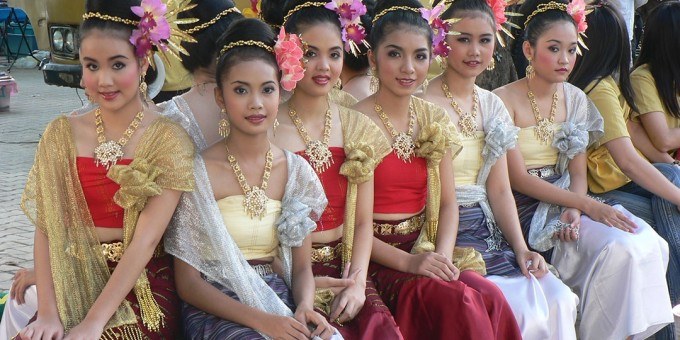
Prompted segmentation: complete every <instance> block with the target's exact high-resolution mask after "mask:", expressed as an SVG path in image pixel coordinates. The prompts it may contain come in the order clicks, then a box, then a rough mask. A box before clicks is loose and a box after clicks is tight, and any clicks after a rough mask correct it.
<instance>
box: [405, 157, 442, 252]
mask: <svg viewBox="0 0 680 340" xmlns="http://www.w3.org/2000/svg"><path fill="white" fill-rule="evenodd" d="M440 186H441V184H440V182H439V161H432V160H428V162H427V203H426V205H425V220H426V224H425V226H423V229H422V230H421V232H420V235H419V236H418V239H417V240H416V242H415V244H414V245H413V248H411V253H412V254H421V253H426V252H433V251H435V248H436V244H437V227H438V224H439V204H440V202H439V200H440V198H441V187H440Z"/></svg>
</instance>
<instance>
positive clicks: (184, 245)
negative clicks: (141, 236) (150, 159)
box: [165, 151, 327, 339]
mask: <svg viewBox="0 0 680 340" xmlns="http://www.w3.org/2000/svg"><path fill="white" fill-rule="evenodd" d="M285 155H286V162H287V169H288V182H287V183H286V187H285V192H284V195H283V199H282V200H281V201H280V202H278V201H275V200H271V199H270V200H269V201H268V203H267V216H266V217H265V218H263V219H262V221H257V220H252V219H250V218H249V217H248V216H246V214H245V212H244V211H243V207H242V204H241V203H242V199H243V196H241V195H238V196H230V197H226V198H224V199H221V200H219V201H215V198H214V194H213V191H212V188H211V186H210V180H209V179H208V174H207V171H206V169H205V163H204V162H203V160H202V158H200V157H196V159H195V165H196V172H195V176H196V183H197V190H195V191H194V192H192V193H187V194H185V195H182V198H181V199H180V202H179V205H178V207H177V211H176V213H175V215H174V216H173V219H172V222H171V224H170V227H169V228H168V232H167V233H166V235H165V247H166V250H167V252H168V253H170V254H172V255H173V256H175V257H177V258H178V259H180V260H182V261H184V262H186V263H187V264H189V265H191V266H192V267H194V268H195V269H196V270H198V271H199V272H200V273H201V275H202V276H203V277H204V278H205V280H206V281H208V282H210V283H211V284H213V285H214V286H215V287H217V288H218V289H220V290H222V292H223V293H225V294H227V295H229V296H231V297H232V298H234V299H237V300H238V301H240V302H241V303H243V304H246V305H248V306H251V307H254V308H258V309H260V310H262V311H265V312H267V313H272V314H278V315H286V316H292V315H293V312H292V310H294V309H295V307H294V304H293V301H292V293H291V291H290V285H291V269H292V253H291V247H299V246H301V245H302V242H303V240H304V238H305V237H306V236H307V235H309V234H310V233H311V232H312V231H313V230H314V228H315V227H316V223H315V222H314V221H315V220H318V218H319V217H320V216H321V213H322V212H323V209H324V208H325V207H326V203H327V201H326V198H325V196H324V193H323V188H322V186H321V183H320V182H319V179H318V177H317V176H316V174H315V173H314V170H313V169H312V168H311V166H309V164H308V163H307V162H306V161H305V160H304V159H303V158H302V157H300V156H297V155H295V154H293V153H290V152H288V151H285ZM246 234H247V235H246ZM263 256H276V257H279V258H280V259H281V262H282V267H283V277H280V276H279V275H277V274H275V273H273V270H272V268H271V266H270V265H268V264H256V263H253V265H251V263H249V262H248V259H253V258H261V257H263ZM183 322H184V327H185V329H184V331H185V335H186V337H188V338H191V339H194V338H196V339H260V338H263V337H264V336H263V335H262V334H259V333H258V332H257V331H255V330H253V329H250V328H247V327H245V326H243V325H240V324H236V323H234V322H232V321H229V320H224V319H220V318H217V317H215V316H213V315H211V314H208V313H205V312H204V311H201V310H199V309H197V308H195V307H193V306H191V305H188V304H184V306H183Z"/></svg>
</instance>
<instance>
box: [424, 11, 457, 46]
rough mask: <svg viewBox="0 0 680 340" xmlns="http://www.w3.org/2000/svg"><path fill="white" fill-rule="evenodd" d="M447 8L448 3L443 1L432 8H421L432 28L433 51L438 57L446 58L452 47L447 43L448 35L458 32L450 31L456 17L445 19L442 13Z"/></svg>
mask: <svg viewBox="0 0 680 340" xmlns="http://www.w3.org/2000/svg"><path fill="white" fill-rule="evenodd" d="M445 10H446V3H445V2H441V3H439V5H437V6H434V7H433V8H432V9H427V8H421V9H420V15H421V16H422V17H423V19H425V21H427V23H428V24H429V25H430V28H432V53H433V54H434V55H435V56H436V57H438V58H446V57H447V56H448V55H449V51H450V50H451V48H450V47H449V45H448V44H447V43H446V36H447V35H450V34H451V35H455V34H456V32H452V31H450V29H451V24H453V23H455V22H456V21H457V20H456V19H448V20H443V19H442V18H441V15H442V13H444V11H445Z"/></svg>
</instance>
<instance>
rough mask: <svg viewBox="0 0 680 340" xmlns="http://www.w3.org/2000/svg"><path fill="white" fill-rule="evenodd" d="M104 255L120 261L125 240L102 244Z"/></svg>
mask: <svg viewBox="0 0 680 340" xmlns="http://www.w3.org/2000/svg"><path fill="white" fill-rule="evenodd" d="M100 247H101V249H102V255H104V258H105V259H107V260H109V261H111V262H119V261H120V259H121V258H122V257H123V242H113V243H102V244H100Z"/></svg>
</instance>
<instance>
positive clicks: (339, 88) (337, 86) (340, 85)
mask: <svg viewBox="0 0 680 340" xmlns="http://www.w3.org/2000/svg"><path fill="white" fill-rule="evenodd" d="M333 88H334V89H336V90H342V79H339V78H338V81H337V82H336V83H335V85H333Z"/></svg>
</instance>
